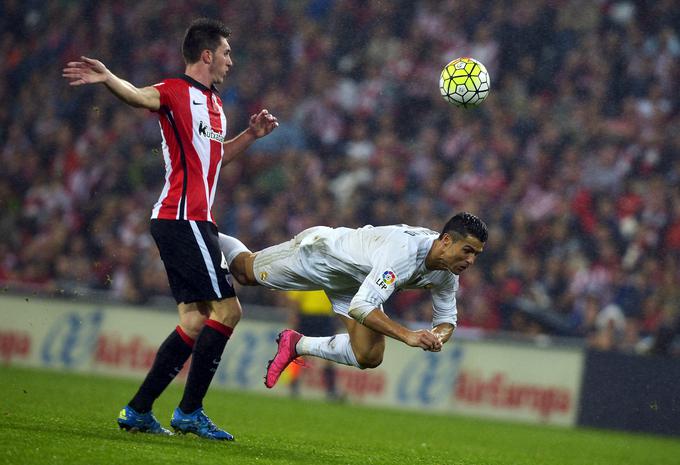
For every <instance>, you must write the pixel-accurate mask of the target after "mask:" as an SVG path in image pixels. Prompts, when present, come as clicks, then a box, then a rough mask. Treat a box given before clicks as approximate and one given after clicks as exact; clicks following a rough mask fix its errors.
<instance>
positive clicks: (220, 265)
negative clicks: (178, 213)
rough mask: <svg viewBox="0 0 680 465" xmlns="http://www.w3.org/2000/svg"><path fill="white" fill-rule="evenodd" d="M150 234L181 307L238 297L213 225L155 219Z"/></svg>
mask: <svg viewBox="0 0 680 465" xmlns="http://www.w3.org/2000/svg"><path fill="white" fill-rule="evenodd" d="M151 235H152V236H153V238H154V240H155V241H156V245H157V246H158V250H159V251H160V253H161V259H162V260H163V264H164V265H165V271H166V272H167V273H168V281H169V282H170V289H171V290H172V295H173V296H174V297H175V300H176V301H177V303H178V304H179V303H182V302H183V303H187V304H188V303H191V302H200V301H207V300H221V299H226V298H228V297H234V296H235V295H236V293H235V292H234V287H233V286H232V284H231V276H230V275H229V271H228V269H227V262H226V260H225V259H224V255H223V254H222V251H221V250H220V245H219V242H218V240H217V226H215V225H214V224H213V223H211V222H210V221H191V220H189V221H187V220H160V219H153V220H151Z"/></svg>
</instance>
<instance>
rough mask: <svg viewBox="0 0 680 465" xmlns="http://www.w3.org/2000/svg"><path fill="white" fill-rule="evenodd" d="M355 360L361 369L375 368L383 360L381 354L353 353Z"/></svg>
mask: <svg viewBox="0 0 680 465" xmlns="http://www.w3.org/2000/svg"><path fill="white" fill-rule="evenodd" d="M355 356H356V358H357V362H358V363H359V366H360V367H361V368H362V369H365V368H377V367H379V366H380V364H381V363H382V361H383V356H382V354H360V355H357V354H355Z"/></svg>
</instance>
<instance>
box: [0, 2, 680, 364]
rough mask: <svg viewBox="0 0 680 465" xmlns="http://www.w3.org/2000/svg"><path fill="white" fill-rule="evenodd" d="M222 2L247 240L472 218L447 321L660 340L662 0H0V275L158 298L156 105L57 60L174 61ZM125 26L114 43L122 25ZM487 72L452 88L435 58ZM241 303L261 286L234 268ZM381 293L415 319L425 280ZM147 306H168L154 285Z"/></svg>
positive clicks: (664, 139) (667, 142)
mask: <svg viewBox="0 0 680 465" xmlns="http://www.w3.org/2000/svg"><path fill="white" fill-rule="evenodd" d="M202 15H207V16H213V17H218V18H221V19H223V20H224V21H225V22H226V23H227V24H228V25H229V26H230V27H231V28H232V31H233V34H232V38H231V39H230V43H231V45H232V48H233V58H234V62H235V66H234V69H233V71H232V73H231V75H230V76H228V78H227V81H226V83H225V85H224V86H223V88H222V97H223V100H224V102H225V111H226V113H227V116H228V121H229V124H230V128H231V129H230V131H229V133H230V134H235V133H236V132H237V131H240V130H242V129H243V128H244V127H245V124H246V121H247V116H248V115H249V114H251V113H254V112H255V111H256V110H259V109H261V108H268V109H269V110H270V111H271V112H272V113H273V114H275V115H276V116H277V117H278V118H279V121H280V122H281V125H280V127H279V128H278V130H277V131H275V132H274V133H273V134H272V135H271V136H269V137H267V138H266V139H263V140H261V141H258V142H257V143H256V144H255V145H254V146H253V147H252V148H251V150H250V151H249V152H248V153H247V154H246V155H244V156H243V157H241V158H240V159H239V160H237V161H236V162H233V163H232V164H230V165H228V166H226V167H224V168H223V170H222V174H221V180H220V184H219V186H218V192H217V198H216V201H215V208H214V211H213V213H214V214H215V216H216V218H218V225H219V227H220V229H221V230H223V231H224V232H226V233H227V234H230V235H235V236H237V237H239V238H240V239H241V240H243V242H244V243H245V244H246V245H248V246H249V247H250V248H251V249H253V250H257V249H260V248H263V247H266V246H268V245H271V244H275V243H278V242H282V241H284V240H287V239H288V238H290V237H292V236H293V235H294V234H296V233H297V232H299V231H301V230H302V229H303V228H306V227H309V226H313V225H322V224H323V225H330V226H350V227H356V226H360V225H364V224H373V225H382V224H393V223H407V224H411V225H419V226H428V227H430V228H432V229H435V230H437V229H439V228H440V227H441V226H442V225H443V223H444V222H445V221H446V220H447V219H448V218H449V217H450V216H451V215H452V214H453V213H454V212H456V211H460V210H468V211H471V212H473V213H475V214H477V215H478V216H480V217H481V218H483V219H484V220H485V221H486V222H487V224H488V225H489V226H490V239H489V242H488V243H487V245H486V248H485V251H484V253H483V254H482V255H481V256H480V257H479V260H478V261H477V263H476V265H475V266H474V267H473V268H471V269H470V270H468V271H466V273H465V274H463V275H462V276H461V290H460V293H459V308H460V310H461V312H460V316H459V318H460V325H461V326H462V327H472V328H479V329H481V330H490V331H493V330H507V331H515V332H520V333H528V334H534V335H540V334H548V335H551V334H556V335H570V336H580V337H584V338H586V340H587V342H588V344H589V345H591V346H593V347H597V348H600V349H616V350H623V351H631V352H650V351H651V352H656V353H666V354H674V355H680V344H678V343H677V338H676V339H675V340H676V343H673V337H674V335H677V333H678V332H679V328H680V112H679V111H678V110H679V109H680V106H679V104H680V89H679V88H678V83H680V35H679V34H680V9H678V8H676V7H675V5H674V2H673V1H672V0H660V1H638V2H632V1H626V0H623V1H608V0H600V1H594V2H593V1H585V0H541V1H535V0H520V1H513V2H508V1H503V0H494V1H490V2H454V1H443V2H440V1H433V0H419V1H416V2H411V1H406V0H400V1H374V2H364V1H359V0H307V1H303V0H301V1H294V2H283V1H276V0H257V1H250V2H228V4H227V6H226V7H224V6H223V5H221V4H220V5H218V3H217V2H212V1H208V0H182V1H176V0H171V1H168V2H156V1H152V0H138V1H136V2H118V1H113V0H103V1H101V2H47V3H45V4H44V5H43V4H42V3H41V2H35V1H22V2H19V1H17V0H7V1H4V2H2V5H0V24H1V25H2V28H1V30H2V35H1V36H0V101H2V102H3V105H2V106H0V163H1V164H2V168H3V169H2V170H0V209H1V211H2V215H1V217H0V236H2V238H3V239H2V241H0V280H1V281H2V282H3V283H4V284H3V288H4V289H6V290H7V289H15V288H16V289H20V288H24V289H26V288H30V289H36V290H40V291H43V292H52V293H55V294H56V293H65V294H71V293H74V292H75V293H77V292H86V291H87V290H93V289H94V290H105V291H107V293H109V294H110V295H111V296H113V297H114V298H116V299H121V300H123V301H126V302H134V303H144V302H148V301H149V300H151V299H153V298H154V296H159V295H163V296H168V295H169V289H168V285H167V279H166V276H165V271H164V269H163V266H162V263H161V261H160V259H159V257H158V255H157V251H156V247H155V246H154V245H153V243H152V239H151V236H150V234H149V232H148V224H149V222H148V218H149V215H150V209H151V206H152V205H153V203H154V202H155V201H156V199H157V197H158V195H159V192H160V190H161V187H162V183H163V160H162V156H161V154H160V132H159V129H158V120H157V117H156V115H154V114H151V113H148V112H145V111H141V110H137V111H135V110H131V109H130V108H128V107H127V106H126V105H124V104H122V103H121V102H118V101H117V100H116V99H115V98H114V97H112V96H111V95H110V94H109V93H108V92H105V91H104V90H103V89H101V88H93V89H90V88H82V89H80V88H78V89H73V88H69V86H68V84H67V83H66V82H65V81H64V80H63V79H62V78H61V68H62V67H63V65H64V64H65V63H66V62H67V61H69V60H71V59H73V58H76V57H79V56H80V55H87V56H91V57H94V58H98V59H100V60H101V61H103V62H104V63H105V64H106V65H107V66H108V67H109V68H110V69H111V70H112V71H114V72H115V73H117V74H118V75H120V76H122V77H124V78H126V79H128V80H129V81H131V82H133V83H134V84H136V85H149V84H152V83H155V82H158V81H160V80H161V79H162V78H164V77H167V76H172V75H176V74H179V73H181V71H182V69H183V64H182V63H181V61H180V60H181V54H180V53H179V51H178V50H176V47H177V44H178V43H180V42H181V37H182V34H183V31H184V29H185V28H186V26H187V24H188V21H189V19H191V18H193V17H197V16H202ZM132 44H134V46H132ZM458 56H472V57H475V58H477V59H479V60H480V61H481V62H483V63H485V64H486V66H487V68H488V69H489V72H490V75H491V80H492V86H491V89H492V90H491V93H490V96H489V98H488V99H487V101H485V102H484V103H483V104H482V105H481V106H480V107H479V108H477V109H473V110H462V109H457V108H455V107H453V106H451V105H449V104H447V103H446V102H444V100H443V99H442V98H441V96H440V95H439V91H438V79H439V72H440V70H441V68H442V67H443V65H444V64H446V63H447V62H448V61H450V60H451V59H453V58H456V57H458ZM239 291H240V294H239V295H240V296H241V300H242V301H243V302H244V307H245V308H246V313H247V306H248V304H249V303H251V304H252V303H260V304H268V303H273V302H275V299H276V297H275V296H274V293H270V292H267V291H263V290H262V289H259V288H252V289H251V288H241V289H240V290H239ZM389 304H390V308H389V309H388V312H390V314H392V315H396V316H397V317H400V318H401V319H403V320H405V321H412V322H414V324H418V323H417V322H426V321H428V319H429V318H430V303H429V295H428V293H426V292H400V293H398V294H397V295H395V296H394V297H393V298H392V299H391V301H390V302H389ZM168 308H173V305H169V306H168Z"/></svg>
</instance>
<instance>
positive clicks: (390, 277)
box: [375, 270, 397, 290]
mask: <svg viewBox="0 0 680 465" xmlns="http://www.w3.org/2000/svg"><path fill="white" fill-rule="evenodd" d="M396 280H397V275H396V274H394V271H392V270H387V271H385V272H384V273H383V274H382V276H381V277H380V278H378V279H377V280H376V282H375V283H376V284H377V285H378V286H379V287H380V288H381V289H385V290H387V288H388V287H389V286H391V285H392V284H394V282H395V281H396Z"/></svg>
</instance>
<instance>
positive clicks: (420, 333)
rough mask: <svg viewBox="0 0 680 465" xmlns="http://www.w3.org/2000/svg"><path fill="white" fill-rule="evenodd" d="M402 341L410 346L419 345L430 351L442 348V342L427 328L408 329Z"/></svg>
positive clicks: (437, 350)
mask: <svg viewBox="0 0 680 465" xmlns="http://www.w3.org/2000/svg"><path fill="white" fill-rule="evenodd" d="M404 342H406V344H408V345H410V346H411V347H420V348H421V349H423V350H429V351H430V352H439V351H440V350H442V342H441V341H440V340H439V338H438V337H437V336H436V335H435V334H434V333H433V332H432V331H428V330H427V329H419V330H417V331H410V332H409V335H408V337H407V338H406V340H405V341H404Z"/></svg>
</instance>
